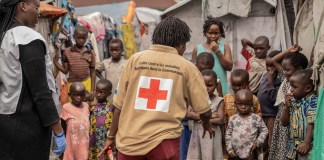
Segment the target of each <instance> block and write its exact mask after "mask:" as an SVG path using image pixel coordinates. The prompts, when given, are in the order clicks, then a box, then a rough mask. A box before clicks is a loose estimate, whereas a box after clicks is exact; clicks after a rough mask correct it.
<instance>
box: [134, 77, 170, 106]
mask: <svg viewBox="0 0 324 160" xmlns="http://www.w3.org/2000/svg"><path fill="white" fill-rule="evenodd" d="M172 84H173V80H172V79H162V78H155V77H146V76H142V77H141V78H140V82H139V85H138V91H137V96H136V100H135V109H141V110H152V111H162V112H167V111H168V110H169V103H170V94H171V90H172Z"/></svg>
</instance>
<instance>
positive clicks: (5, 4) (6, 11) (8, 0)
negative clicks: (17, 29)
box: [0, 0, 27, 45]
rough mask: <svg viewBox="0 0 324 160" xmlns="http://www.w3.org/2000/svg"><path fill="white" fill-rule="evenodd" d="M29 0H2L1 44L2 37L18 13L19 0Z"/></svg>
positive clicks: (0, 5)
mask: <svg viewBox="0 0 324 160" xmlns="http://www.w3.org/2000/svg"><path fill="white" fill-rule="evenodd" d="M25 1H27V0H1V1H0V15H1V16H0V45H1V43H2V39H3V37H4V35H5V33H6V32H7V30H8V29H9V27H10V25H11V22H12V20H13V18H14V16H15V13H16V6H17V5H18V3H19V2H25Z"/></svg>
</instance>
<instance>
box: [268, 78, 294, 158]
mask: <svg viewBox="0 0 324 160" xmlns="http://www.w3.org/2000/svg"><path fill="white" fill-rule="evenodd" d="M288 93H290V84H289V81H287V79H284V81H283V82H282V83H281V86H280V88H279V91H278V94H277V100H276V103H275V106H278V108H279V111H278V113H277V116H276V121H275V125H274V127H273V133H272V140H271V144H270V153H269V159H276V160H286V159H287V145H288V132H289V131H288V128H289V127H285V126H282V124H281V113H282V110H283V108H284V107H286V106H285V100H284V99H285V98H284V97H285V96H286V95H287V94H288Z"/></svg>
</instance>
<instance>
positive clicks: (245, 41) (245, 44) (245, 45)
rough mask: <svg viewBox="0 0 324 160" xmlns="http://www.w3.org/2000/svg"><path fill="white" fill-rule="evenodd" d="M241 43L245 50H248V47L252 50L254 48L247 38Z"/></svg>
mask: <svg viewBox="0 0 324 160" xmlns="http://www.w3.org/2000/svg"><path fill="white" fill-rule="evenodd" d="M241 43H242V46H243V48H246V47H248V46H250V47H251V48H254V44H253V43H252V42H251V41H250V40H248V39H246V38H242V39H241Z"/></svg>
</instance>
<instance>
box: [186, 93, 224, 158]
mask: <svg viewBox="0 0 324 160" xmlns="http://www.w3.org/2000/svg"><path fill="white" fill-rule="evenodd" d="M222 101H223V98H221V97H216V98H214V99H212V100H211V102H212V103H211V110H212V112H217V108H218V106H219V104H220V103H221V102H222ZM213 128H214V129H215V137H213V138H212V139H210V138H209V137H208V136H206V137H205V138H202V136H203V132H204V128H203V126H202V125H201V123H198V122H197V121H194V125H193V129H192V134H191V138H190V144H189V149H188V155H187V160H223V159H224V157H223V149H222V132H221V129H220V126H219V125H213Z"/></svg>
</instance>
